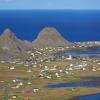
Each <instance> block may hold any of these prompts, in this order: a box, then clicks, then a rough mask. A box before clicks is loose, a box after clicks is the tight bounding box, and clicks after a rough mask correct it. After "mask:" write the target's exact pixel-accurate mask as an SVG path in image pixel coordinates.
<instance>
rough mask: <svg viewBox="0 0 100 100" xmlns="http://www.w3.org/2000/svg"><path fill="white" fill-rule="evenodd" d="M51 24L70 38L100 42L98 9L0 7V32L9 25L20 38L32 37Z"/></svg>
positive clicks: (29, 38)
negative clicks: (12, 8)
mask: <svg viewBox="0 0 100 100" xmlns="http://www.w3.org/2000/svg"><path fill="white" fill-rule="evenodd" d="M44 27H54V28H56V29H57V30H58V31H59V32H60V33H61V35H62V36H63V37H64V38H65V39H67V40H69V41H100V11H99V10H0V33H2V32H3V30H5V29H6V28H10V29H11V30H12V31H13V32H14V33H15V35H16V36H17V37H18V38H20V39H23V40H29V41H32V40H34V39H35V38H36V37H37V35H38V34H39V32H40V31H41V30H42V29H43V28H44Z"/></svg>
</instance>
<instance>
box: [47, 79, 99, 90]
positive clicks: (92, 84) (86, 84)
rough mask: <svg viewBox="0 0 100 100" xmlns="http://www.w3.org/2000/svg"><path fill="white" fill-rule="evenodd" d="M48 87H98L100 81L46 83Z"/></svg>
mask: <svg viewBox="0 0 100 100" xmlns="http://www.w3.org/2000/svg"><path fill="white" fill-rule="evenodd" d="M47 87H48V88H75V87H91V88H92V87H100V81H83V82H68V83H59V84H53V85H48V86H47Z"/></svg>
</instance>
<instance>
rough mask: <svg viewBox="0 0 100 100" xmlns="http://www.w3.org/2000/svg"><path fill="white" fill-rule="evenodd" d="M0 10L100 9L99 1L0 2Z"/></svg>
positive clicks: (28, 0) (38, 0) (9, 0)
mask: <svg viewBox="0 0 100 100" xmlns="http://www.w3.org/2000/svg"><path fill="white" fill-rule="evenodd" d="M0 9H100V0H0Z"/></svg>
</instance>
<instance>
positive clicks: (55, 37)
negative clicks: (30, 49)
mask: <svg viewBox="0 0 100 100" xmlns="http://www.w3.org/2000/svg"><path fill="white" fill-rule="evenodd" d="M32 43H33V46H34V47H37V48H38V47H60V46H61V47H65V46H70V45H71V43H70V42H69V41H67V40H65V39H64V38H63V37H62V36H61V35H60V33H59V32H58V31H57V30H56V29H55V28H52V27H46V28H44V29H43V30H42V31H40V33H39V35H38V37H37V39H36V40H35V41H33V42H32Z"/></svg>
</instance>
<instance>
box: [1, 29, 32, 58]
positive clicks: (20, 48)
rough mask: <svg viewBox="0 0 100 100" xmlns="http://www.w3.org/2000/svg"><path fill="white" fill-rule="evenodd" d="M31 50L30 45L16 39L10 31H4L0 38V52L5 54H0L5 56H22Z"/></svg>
mask: <svg viewBox="0 0 100 100" xmlns="http://www.w3.org/2000/svg"><path fill="white" fill-rule="evenodd" d="M31 48H32V45H31V43H30V44H29V43H27V42H25V41H22V40H20V39H18V38H17V37H16V36H15V35H14V33H13V32H12V31H11V30H10V29H5V30H4V32H3V34H2V35H1V36H0V51H2V52H5V53H2V52H0V54H2V55H3V54H7V56H8V57H9V56H10V55H11V56H13V55H14V56H15V55H18V54H23V53H24V52H25V51H27V50H30V49H31Z"/></svg>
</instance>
